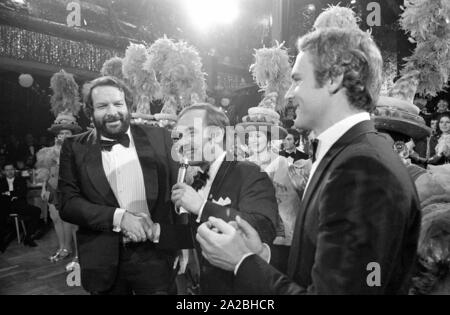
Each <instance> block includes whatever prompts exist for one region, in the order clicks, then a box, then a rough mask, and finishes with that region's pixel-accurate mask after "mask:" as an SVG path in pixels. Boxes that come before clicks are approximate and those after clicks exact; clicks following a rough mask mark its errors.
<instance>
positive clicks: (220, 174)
mask: <svg viewBox="0 0 450 315" xmlns="http://www.w3.org/2000/svg"><path fill="white" fill-rule="evenodd" d="M235 164H236V161H227V160H226V158H225V159H224V160H223V162H222V165H220V167H219V170H218V171H217V174H216V177H215V178H214V181H213V183H212V185H211V190H210V191H209V196H208V200H211V199H212V198H213V196H215V197H216V198H219V197H221V196H218V194H219V192H220V190H221V188H222V186H223V182H224V180H225V177H226V176H227V175H228V174H229V171H230V169H231V167H233V166H234V165H235Z"/></svg>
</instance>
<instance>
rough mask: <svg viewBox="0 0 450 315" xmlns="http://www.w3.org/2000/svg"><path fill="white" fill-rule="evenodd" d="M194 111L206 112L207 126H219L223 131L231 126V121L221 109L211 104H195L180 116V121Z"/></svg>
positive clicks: (185, 109)
mask: <svg viewBox="0 0 450 315" xmlns="http://www.w3.org/2000/svg"><path fill="white" fill-rule="evenodd" d="M193 110H204V111H205V113H206V115H205V119H206V122H205V123H206V125H207V126H217V127H220V128H221V129H223V130H225V128H226V127H227V126H229V125H230V120H229V119H228V117H227V115H226V114H225V113H224V112H223V111H222V110H221V109H219V108H217V107H215V106H213V105H211V104H209V103H197V104H193V105H191V106H189V107H186V108H184V109H183V110H182V111H181V112H180V113H179V114H178V119H180V117H182V116H183V115H184V114H186V113H188V112H190V111H193Z"/></svg>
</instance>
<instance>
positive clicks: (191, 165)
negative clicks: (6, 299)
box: [0, 27, 450, 295]
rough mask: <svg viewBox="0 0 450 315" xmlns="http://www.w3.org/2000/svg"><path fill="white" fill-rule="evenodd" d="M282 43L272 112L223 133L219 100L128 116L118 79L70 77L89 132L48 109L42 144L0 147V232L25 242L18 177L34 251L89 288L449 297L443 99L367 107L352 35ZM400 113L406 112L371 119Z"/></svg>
mask: <svg viewBox="0 0 450 315" xmlns="http://www.w3.org/2000/svg"><path fill="white" fill-rule="evenodd" d="M298 51H299V53H298V55H297V57H296V61H295V64H294V66H293V69H292V73H291V79H292V82H291V86H290V88H289V90H288V91H287V93H286V95H285V98H286V99H288V100H289V102H288V106H287V107H286V109H285V110H284V113H282V115H281V119H278V117H279V116H280V115H279V113H275V115H274V114H273V113H272V112H271V106H272V105H273V104H272V105H270V104H269V106H267V102H265V101H264V100H263V102H261V104H263V105H264V106H263V107H261V108H257V109H256V111H255V109H253V110H250V109H249V117H248V118H249V119H248V120H244V119H243V121H242V123H241V122H239V121H236V127H242V128H241V129H239V128H236V129H232V128H229V127H230V125H231V124H230V120H235V116H234V114H233V115H232V116H233V117H232V119H230V117H229V115H230V112H231V111H232V109H231V108H230V107H229V106H230V104H229V103H228V102H223V103H221V105H222V106H214V105H213V104H210V103H208V102H196V103H194V104H191V105H189V106H187V107H184V108H183V109H181V110H180V112H179V113H178V116H177V120H176V124H175V126H174V128H173V130H170V131H169V130H167V129H169V128H167V129H166V128H162V127H157V126H152V125H147V124H132V123H131V122H132V115H131V111H132V108H133V101H134V100H135V97H133V96H134V95H133V92H132V91H131V90H130V89H129V87H128V86H127V84H126V83H124V82H123V81H122V80H120V79H118V78H116V77H113V76H100V77H98V78H96V79H94V80H92V81H90V82H87V83H86V85H85V86H84V88H83V93H84V95H83V104H84V105H83V106H84V108H83V109H84V112H85V114H86V116H87V117H88V118H89V119H90V120H91V122H92V128H91V129H89V130H87V131H85V132H82V130H81V128H80V127H79V126H78V125H77V123H76V120H75V117H73V115H72V114H69V113H68V112H62V113H60V114H59V115H58V117H57V118H56V120H55V123H54V124H53V125H52V126H51V127H50V129H49V131H50V132H51V133H52V134H53V136H54V138H53V140H52V143H51V144H50V145H49V144H48V143H46V141H45V139H44V138H42V139H41V140H42V141H40V144H43V143H46V146H45V147H39V146H38V145H35V144H34V141H33V138H32V137H30V136H27V137H26V141H25V142H24V144H23V145H20V143H19V142H18V141H17V140H16V139H15V138H14V137H11V141H10V143H8V144H3V143H1V142H0V144H1V145H0V148H1V150H2V151H1V152H2V154H3V155H4V158H3V160H4V161H3V162H2V163H3V164H2V169H3V178H2V179H0V180H1V185H0V187H1V190H2V211H3V210H4V209H6V211H5V212H4V213H2V224H3V225H2V226H6V225H8V224H10V222H8V216H9V214H12V213H17V214H18V215H20V216H21V217H23V218H24V219H25V221H26V222H27V230H29V233H28V234H29V235H30V238H29V239H27V241H26V242H27V243H28V244H31V245H32V244H34V242H33V238H34V237H36V236H35V235H34V234H35V232H36V227H35V226H36V222H37V221H38V220H39V216H40V212H39V211H38V210H39V209H36V207H34V206H32V205H30V204H29V203H28V202H27V201H26V190H27V188H26V187H27V183H26V180H27V177H30V178H29V179H28V181H29V182H30V181H31V183H35V182H36V181H37V182H40V183H42V184H41V186H40V188H41V198H42V199H43V200H45V202H46V207H48V210H49V212H50V217H51V220H52V222H53V225H54V228H55V231H56V235H57V238H58V249H57V251H56V252H55V253H54V254H52V255H51V257H50V260H52V261H59V260H61V259H65V258H67V257H70V255H71V254H72V253H73V254H74V256H75V257H76V258H77V260H76V262H77V263H78V262H79V265H80V268H81V282H82V286H83V288H84V289H85V290H86V291H88V292H89V293H91V294H93V295H118V294H121V295H122V294H123V295H125V294H176V293H186V292H190V293H195V294H217V295H231V294H246V295H249V294H256V295H263V294H269V295H275V294H407V293H420V294H429V293H432V292H433V291H435V290H436V286H437V284H438V283H439V285H441V284H442V282H443V284H442V286H440V287H439V290H441V291H440V292H444V293H449V292H450V273H449V268H448V267H449V265H450V256H449V252H450V251H449V248H450V241H449V239H448V235H450V226H448V222H449V214H450V211H449V204H450V199H449V197H448V196H449V192H450V182H449V179H450V169H449V168H448V166H449V165H448V164H449V162H450V113H449V110H448V103H446V101H445V100H441V101H439V103H438V106H437V109H436V111H435V112H434V113H430V112H429V111H427V110H426V108H427V107H426V106H424V105H425V104H422V106H421V108H422V116H423V117H424V118H425V121H427V123H428V124H429V126H430V128H428V127H427V126H425V125H424V124H423V125H421V124H420V120H419V119H416V116H417V115H416V116H414V115H415V114H414V113H415V111H416V107H415V106H414V105H409V104H408V105H404V103H405V102H404V100H403V103H402V104H401V105H402V106H399V108H401V110H398V108H395V106H394V105H395V104H393V103H392V102H394V103H395V102H396V101H398V100H396V99H395V98H393V97H391V98H390V99H389V101H390V102H391V103H389V104H390V105H389V106H388V107H389V108H388V112H389V115H385V116H382V115H380V113H381V112H382V108H385V107H386V106H385V105H384V104H382V102H381V97H380V90H381V84H382V64H383V62H382V57H381V53H380V51H379V49H378V47H377V46H376V44H375V42H374V41H373V39H372V37H371V35H370V34H369V33H367V32H363V31H361V30H360V29H359V27H350V28H337V27H324V28H321V27H316V29H315V30H314V31H311V32H310V33H308V34H306V35H305V36H303V37H302V38H300V39H299V42H298ZM403 79H405V78H401V79H400V80H403ZM268 94H270V93H268ZM275 94H276V93H275ZM268 96H269V95H266V97H268ZM277 96H278V95H275V96H274V95H272V96H271V98H273V99H277ZM268 99H269V98H268ZM266 100H267V99H266ZM383 101H385V100H383ZM272 108H275V106H272ZM250 112H253V113H255V112H256V113H260V114H261V115H259V114H258V115H254V116H255V117H256V118H255V117H251V115H250ZM391 112H395V113H396V115H391ZM384 113H385V112H384ZM418 113H419V112H418V109H417V114H418ZM400 114H401V115H404V116H402V117H401V118H402V119H403V118H404V117H414V119H415V120H414V119H413V120H407V119H403V120H401V121H400V122H401V123H402V125H401V126H402V128H399V129H396V126H398V125H396V124H389V123H386V121H391V122H392V121H394V122H397V123H398V122H399V119H398V117H400ZM264 115H266V116H264ZM274 117H275V119H274ZM253 118H255V119H256V120H252V119H253ZM380 118H382V119H385V120H383V121H382V123H380V121H381V120H380ZM377 119H378V120H377ZM278 122H281V124H279V123H278ZM405 126H407V127H405ZM403 127H405V128H403ZM414 128H416V129H414ZM230 130H232V131H233V134H232V135H229V134H227V133H228V132H230ZM417 130H418V132H415V131H417ZM430 130H431V132H430ZM235 132H236V134H235ZM239 132H241V133H243V134H239ZM417 135H420V137H419V136H417ZM229 139H233V141H232V142H233V143H232V146H231V147H230V146H229V142H228V140H229ZM11 161H13V162H11ZM19 162H21V163H19ZM439 166H441V168H438V169H434V168H433V167H439ZM27 167H28V168H29V169H31V170H32V171H31V175H30V172H27V171H26V168H27ZM184 171H186V174H184ZM433 171H434V173H433ZM27 174H28V175H27ZM22 176H24V177H25V178H22ZM436 222H438V223H436ZM2 229H3V228H2ZM75 231H76V234H75ZM74 243H76V246H74ZM181 278H183V279H184V281H182V280H181Z"/></svg>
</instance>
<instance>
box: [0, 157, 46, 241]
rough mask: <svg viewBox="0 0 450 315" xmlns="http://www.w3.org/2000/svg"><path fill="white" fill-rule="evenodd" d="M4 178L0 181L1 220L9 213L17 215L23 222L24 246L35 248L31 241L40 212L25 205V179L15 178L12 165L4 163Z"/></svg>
mask: <svg viewBox="0 0 450 315" xmlns="http://www.w3.org/2000/svg"><path fill="white" fill-rule="evenodd" d="M3 172H4V174H5V178H2V179H1V180H0V193H1V197H0V198H1V199H0V204H1V207H0V209H1V210H0V211H1V212H2V214H1V216H2V217H3V218H5V217H8V216H9V214H11V213H17V214H19V215H20V216H21V217H22V219H24V221H25V225H26V228H27V237H26V238H25V241H24V244H25V245H28V246H32V247H35V246H37V245H36V243H35V242H34V241H33V239H34V237H35V236H36V235H35V233H36V231H37V228H38V226H39V223H40V216H41V210H40V209H39V208H37V207H35V206H31V205H29V204H28V203H27V190H28V189H27V183H26V181H25V179H23V178H21V177H17V176H16V169H15V167H14V164H13V163H11V162H6V164H5V165H4V166H3Z"/></svg>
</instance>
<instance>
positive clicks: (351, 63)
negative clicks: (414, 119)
mask: <svg viewBox="0 0 450 315" xmlns="http://www.w3.org/2000/svg"><path fill="white" fill-rule="evenodd" d="M298 49H299V51H306V52H308V53H309V54H310V56H311V57H312V63H313V66H314V76H315V79H316V83H317V85H318V86H319V87H323V85H324V84H325V82H326V81H327V80H329V79H332V78H336V77H338V76H340V75H343V79H342V87H343V88H345V89H346V95H347V98H348V101H349V103H350V104H351V105H352V106H353V107H355V108H357V109H362V110H365V111H368V112H371V111H372V110H373V109H375V106H376V104H377V101H378V96H379V93H380V89H381V82H382V66H383V60H382V57H381V53H380V50H379V49H378V47H377V46H376V44H375V42H374V41H373V40H372V38H371V36H370V35H369V34H367V33H366V32H363V31H361V30H356V29H355V30H347V29H338V28H326V29H319V30H316V31H314V32H311V33H309V34H308V35H305V36H304V37H302V38H300V40H299V42H298Z"/></svg>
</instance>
